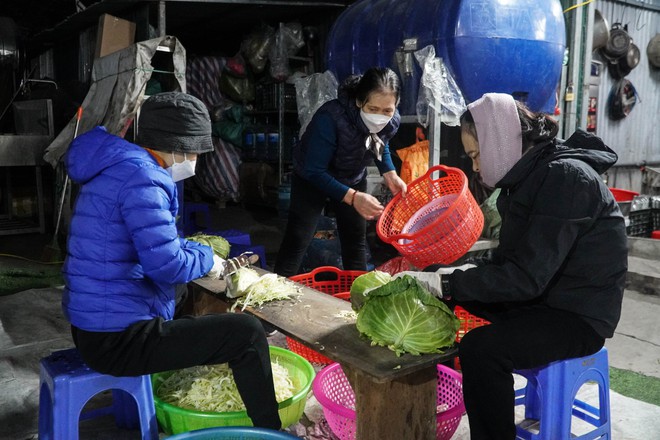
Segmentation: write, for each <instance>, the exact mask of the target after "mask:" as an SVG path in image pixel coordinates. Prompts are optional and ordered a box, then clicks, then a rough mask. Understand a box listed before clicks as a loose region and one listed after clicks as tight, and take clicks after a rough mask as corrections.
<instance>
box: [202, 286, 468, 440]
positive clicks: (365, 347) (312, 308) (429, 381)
mask: <svg viewBox="0 0 660 440" xmlns="http://www.w3.org/2000/svg"><path fill="white" fill-rule="evenodd" d="M300 286H301V287H302V294H301V296H299V297H298V298H296V299H293V300H286V301H274V302H271V303H267V304H264V305H263V306H262V307H258V308H246V309H245V311H246V312H247V313H250V314H252V315H254V316H257V317H258V318H260V319H262V320H264V321H266V322H268V323H270V324H271V325H273V326H274V327H276V328H277V329H278V330H279V331H280V332H282V333H284V334H285V335H287V336H289V337H292V338H294V339H296V340H297V341H300V342H301V343H303V344H304V345H306V346H307V347H309V348H311V349H313V350H315V351H318V352H321V353H323V354H324V355H325V356H327V357H329V358H330V359H332V360H334V361H336V362H339V363H340V364H341V366H342V368H343V370H344V373H345V374H346V377H347V378H348V380H349V382H350V383H351V386H352V388H353V391H354V393H355V402H356V408H355V411H356V417H357V420H356V424H357V439H358V440H372V439H373V440H434V439H435V438H436V388H437V369H436V365H437V364H438V363H442V362H446V361H449V360H451V359H453V358H454V357H455V356H456V354H457V349H456V348H455V347H454V348H451V349H448V350H447V351H446V352H445V353H444V354H435V355H422V356H412V355H410V354H405V355H402V356H401V357H397V356H396V355H395V354H394V352H393V351H391V350H389V349H387V348H385V347H379V346H375V347H372V346H371V344H370V342H369V341H368V340H366V339H364V338H362V337H360V335H359V332H358V330H357V328H356V326H355V321H354V320H352V319H347V318H344V317H339V316H336V315H337V314H338V313H339V312H341V311H349V310H351V305H350V303H349V302H347V301H343V300H341V299H337V298H334V297H332V296H331V295H327V294H325V293H322V292H319V291H317V290H314V289H311V288H308V287H306V286H302V285H300ZM224 291H225V283H224V281H222V280H212V279H208V278H200V279H198V280H195V281H193V283H192V294H193V304H196V305H195V306H194V308H195V310H194V313H196V314H202V313H208V312H222V311H225V310H226V309H227V305H228V301H227V299H226V297H225V296H224Z"/></svg>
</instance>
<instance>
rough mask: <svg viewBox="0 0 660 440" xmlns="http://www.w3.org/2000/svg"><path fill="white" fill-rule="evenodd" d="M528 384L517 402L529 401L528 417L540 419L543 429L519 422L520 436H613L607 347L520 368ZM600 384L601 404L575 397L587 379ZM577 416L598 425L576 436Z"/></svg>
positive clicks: (541, 439) (545, 439)
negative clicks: (573, 425)
mask: <svg viewBox="0 0 660 440" xmlns="http://www.w3.org/2000/svg"><path fill="white" fill-rule="evenodd" d="M514 373H516V374H520V375H521V376H524V377H525V378H526V379H527V386H526V387H525V388H521V389H519V390H516V398H515V404H516V405H525V419H532V420H539V421H540V427H539V433H538V434H536V433H533V432H531V431H528V430H527V429H525V428H523V427H521V426H517V427H516V431H517V432H516V434H517V438H521V439H524V440H557V439H572V440H576V439H580V440H588V439H611V437H612V426H611V420H610V379H609V365H608V362H607V349H606V348H605V347H603V348H602V349H601V350H600V351H599V352H598V353H596V354H593V355H591V356H585V357H582V358H574V359H566V360H563V361H557V362H552V363H551V364H548V365H547V366H545V367H543V368H534V369H529V370H516V371H514ZM590 381H591V382H595V383H596V384H598V401H599V403H598V408H595V407H593V406H591V405H589V404H587V403H585V402H583V401H581V400H578V399H576V398H575V395H576V394H577V392H578V390H579V389H580V387H581V386H582V385H584V384H585V383H586V382H590ZM572 416H575V417H577V418H579V419H582V420H584V421H585V422H587V423H588V424H590V425H593V426H594V427H595V429H593V430H591V431H590V432H588V433H586V434H584V435H581V436H576V437H572V436H571V419H572Z"/></svg>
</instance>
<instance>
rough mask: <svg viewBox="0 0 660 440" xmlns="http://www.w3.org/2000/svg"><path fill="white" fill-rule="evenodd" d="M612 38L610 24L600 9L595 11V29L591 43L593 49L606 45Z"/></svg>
mask: <svg viewBox="0 0 660 440" xmlns="http://www.w3.org/2000/svg"><path fill="white" fill-rule="evenodd" d="M609 39H610V25H609V24H608V23H607V20H606V19H605V17H603V14H601V13H600V11H599V10H598V9H596V10H595V11H594V30H593V38H592V43H591V50H592V51H593V50H597V49H600V48H602V47H605V45H606V44H607V41H608V40H609Z"/></svg>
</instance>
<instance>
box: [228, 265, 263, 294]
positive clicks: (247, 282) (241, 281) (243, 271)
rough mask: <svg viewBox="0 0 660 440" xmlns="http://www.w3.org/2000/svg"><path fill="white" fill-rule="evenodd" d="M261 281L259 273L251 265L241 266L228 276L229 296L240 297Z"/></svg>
mask: <svg viewBox="0 0 660 440" xmlns="http://www.w3.org/2000/svg"><path fill="white" fill-rule="evenodd" d="M257 281H259V274H258V273H257V271H256V270H254V269H250V268H249V267H241V268H240V269H238V270H237V271H236V272H234V273H233V274H231V275H230V276H229V278H227V296H228V297H229V298H238V297H239V296H243V295H245V294H246V293H247V291H248V288H249V287H250V286H251V285H252V284H253V283H255V282H257Z"/></svg>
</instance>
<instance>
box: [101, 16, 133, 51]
mask: <svg viewBox="0 0 660 440" xmlns="http://www.w3.org/2000/svg"><path fill="white" fill-rule="evenodd" d="M134 40H135V23H133V22H132V21H128V20H122V19H121V18H117V17H114V16H112V15H110V14H103V15H101V17H100V18H99V27H98V31H97V33H96V57H97V58H99V57H103V56H106V55H108V54H111V53H113V52H116V51H118V50H121V49H125V48H127V47H128V46H130V45H131V44H133V43H134Z"/></svg>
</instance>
